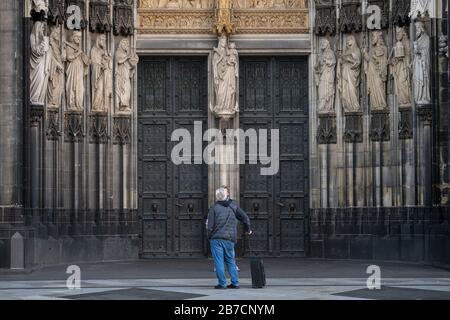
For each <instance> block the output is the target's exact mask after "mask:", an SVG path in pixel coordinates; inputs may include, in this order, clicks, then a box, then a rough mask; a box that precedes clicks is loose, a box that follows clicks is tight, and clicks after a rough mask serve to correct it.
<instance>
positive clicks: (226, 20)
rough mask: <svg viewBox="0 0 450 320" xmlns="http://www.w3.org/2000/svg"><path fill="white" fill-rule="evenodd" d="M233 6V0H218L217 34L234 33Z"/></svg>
mask: <svg viewBox="0 0 450 320" xmlns="http://www.w3.org/2000/svg"><path fill="white" fill-rule="evenodd" d="M232 7H233V1H232V0H216V24H215V26H214V28H215V31H216V32H217V34H219V35H222V34H224V35H229V34H231V33H233V31H234V25H233V21H232V16H233V11H232Z"/></svg>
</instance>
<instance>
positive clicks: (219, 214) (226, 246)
mask: <svg viewBox="0 0 450 320" xmlns="http://www.w3.org/2000/svg"><path fill="white" fill-rule="evenodd" d="M216 200H217V201H216V203H215V204H214V206H213V207H212V208H210V209H209V213H208V220H207V221H206V226H207V236H208V239H209V241H210V245H211V254H212V257H213V259H214V266H215V268H216V276H217V279H218V281H219V284H218V285H217V286H215V287H214V288H215V289H226V288H227V287H228V288H230V289H239V276H238V272H237V268H236V260H235V255H234V246H235V244H236V233H237V231H236V227H237V220H239V221H241V222H242V223H243V224H244V228H245V232H247V234H251V233H252V232H251V230H250V219H249V218H248V216H247V215H246V214H245V212H244V211H243V210H242V209H241V208H239V206H238V205H237V204H236V203H234V202H233V201H230V199H229V196H228V193H227V191H226V189H225V188H219V189H217V191H216ZM225 264H226V265H227V268H228V272H229V273H230V277H231V284H230V285H228V286H227V279H226V277H225Z"/></svg>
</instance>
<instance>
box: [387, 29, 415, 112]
mask: <svg viewBox="0 0 450 320" xmlns="http://www.w3.org/2000/svg"><path fill="white" fill-rule="evenodd" d="M395 33H396V40H397V43H396V45H395V47H394V49H393V50H394V51H393V57H392V60H391V65H392V70H391V72H392V74H393V76H394V86H395V95H396V97H397V101H398V105H399V106H400V107H410V106H411V57H410V55H411V45H410V43H409V37H408V35H407V33H406V31H405V29H404V28H403V27H397V28H396V30H395Z"/></svg>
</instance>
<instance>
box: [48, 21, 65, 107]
mask: <svg viewBox="0 0 450 320" xmlns="http://www.w3.org/2000/svg"><path fill="white" fill-rule="evenodd" d="M60 38H61V29H60V28H59V27H55V28H53V30H52V32H51V34H50V50H49V51H48V56H49V60H50V75H49V79H48V80H49V82H48V88H47V104H48V106H49V107H50V108H59V107H60V106H61V98H62V93H63V86H64V64H63V60H64V59H65V58H64V59H63V54H62V51H61V39H60Z"/></svg>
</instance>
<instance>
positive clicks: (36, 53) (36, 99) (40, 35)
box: [30, 21, 49, 105]
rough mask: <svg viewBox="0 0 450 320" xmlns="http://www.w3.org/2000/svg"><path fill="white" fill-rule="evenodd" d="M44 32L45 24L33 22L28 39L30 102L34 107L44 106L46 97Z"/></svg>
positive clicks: (47, 69)
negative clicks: (29, 52)
mask: <svg viewBox="0 0 450 320" xmlns="http://www.w3.org/2000/svg"><path fill="white" fill-rule="evenodd" d="M44 31H45V24H44V23H43V22H40V21H38V22H35V23H34V25H33V31H32V32H31V37H30V44H31V55H30V102H31V104H34V105H44V104H45V97H46V95H47V84H48V73H49V60H48V55H47V52H48V50H49V39H48V37H46V36H45V34H44Z"/></svg>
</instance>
